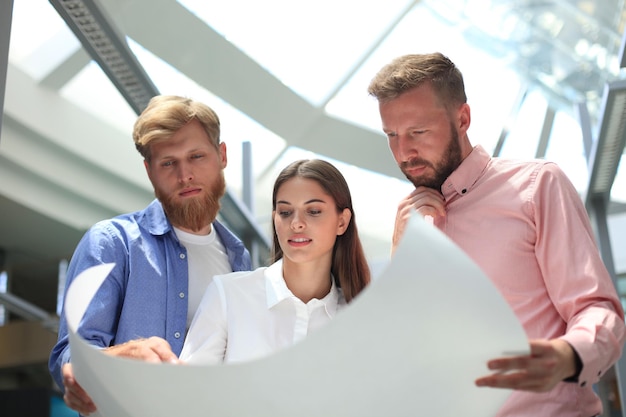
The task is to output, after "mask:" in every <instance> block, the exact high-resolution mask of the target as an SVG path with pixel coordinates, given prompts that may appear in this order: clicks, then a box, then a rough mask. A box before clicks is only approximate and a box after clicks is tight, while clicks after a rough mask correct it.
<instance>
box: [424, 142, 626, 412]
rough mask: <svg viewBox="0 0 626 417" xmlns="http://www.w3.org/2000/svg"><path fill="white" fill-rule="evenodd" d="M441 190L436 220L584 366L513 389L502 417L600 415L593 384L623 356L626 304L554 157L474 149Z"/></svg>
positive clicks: (532, 329)
mask: <svg viewBox="0 0 626 417" xmlns="http://www.w3.org/2000/svg"><path fill="white" fill-rule="evenodd" d="M442 192H443V195H444V197H445V200H446V216H445V217H438V218H437V219H436V220H435V225H436V226H437V227H438V228H439V229H440V230H442V231H443V232H444V233H445V234H446V235H448V236H449V237H450V238H451V239H452V240H453V241H454V242H456V243H457V244H458V245H459V246H460V247H461V248H462V249H463V250H465V251H466V252H467V254H468V255H469V256H470V257H471V258H472V259H473V260H474V261H475V262H476V263H477V264H478V265H479V266H480V267H481V268H482V269H483V271H484V272H485V273H486V274H487V276H488V277H489V278H490V279H491V280H492V281H493V282H494V284H495V285H496V287H497V288H498V289H499V290H500V291H501V292H502V294H503V296H504V298H505V299H506V300H507V301H508V303H509V304H510V306H511V307H512V309H513V310H514V312H515V314H516V315H517V317H518V318H519V320H520V322H521V323H522V325H523V327H524V329H525V331H526V334H527V336H528V338H529V339H553V338H561V339H563V340H566V341H567V342H569V343H570V344H571V345H572V346H573V347H574V349H575V350H576V352H578V355H579V356H580V358H581V360H582V363H583V368H582V371H581V373H580V376H579V379H578V383H569V382H561V383H559V384H558V385H557V386H556V387H555V388H554V389H553V390H552V391H550V392H548V393H541V394H537V393H529V392H524V391H513V393H512V394H511V396H510V397H509V399H508V400H507V402H506V403H505V404H504V406H503V407H502V408H501V410H500V412H499V413H498V416H502V417H504V416H506V417H512V416H528V417H530V416H532V417H537V416H559V417H562V416H579V417H591V416H594V415H596V414H600V413H601V410H602V404H601V401H600V399H599V398H598V397H597V396H596V395H595V394H594V392H593V390H592V384H594V383H596V382H597V381H598V380H599V378H600V377H601V376H602V375H604V373H605V372H606V371H607V370H608V369H609V368H610V367H611V366H612V365H613V364H614V363H615V362H616V361H617V359H618V358H619V357H620V354H621V350H622V345H623V343H624V338H625V326H624V311H623V310H622V306H621V303H620V300H619V298H618V296H617V294H616V291H615V287H614V286H613V282H612V280H611V277H610V275H609V274H608V272H607V270H606V268H605V266H604V264H603V262H602V259H601V258H600V255H599V252H598V249H597V247H596V245H595V240H594V237H593V233H592V230H591V226H590V223H589V218H588V216H587V212H586V211H585V208H584V205H583V204H582V201H581V199H580V197H579V195H578V193H577V192H576V189H575V188H574V186H573V185H572V184H571V182H570V181H569V180H568V179H567V177H566V176H565V174H564V173H563V172H562V171H561V170H560V169H559V168H558V167H557V165H555V164H554V163H550V162H545V161H539V160H537V161H532V162H528V161H525V162H521V161H514V160H504V159H499V158H491V157H490V155H489V154H488V153H487V152H486V151H485V150H484V149H483V148H482V147H480V146H476V147H475V148H474V150H473V151H472V152H471V154H470V155H469V156H468V157H467V158H466V159H465V160H464V161H463V162H462V163H461V165H460V166H459V167H458V168H457V169H456V170H455V171H454V172H453V173H452V175H450V177H449V178H448V179H447V180H446V182H445V183H444V184H443V186H442Z"/></svg>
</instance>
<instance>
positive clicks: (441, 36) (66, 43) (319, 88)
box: [9, 0, 626, 270]
mask: <svg viewBox="0 0 626 417" xmlns="http://www.w3.org/2000/svg"><path fill="white" fill-rule="evenodd" d="M172 1H174V0H172ZM178 3H179V4H180V5H182V6H184V7H185V8H187V9H188V10H189V11H190V12H192V13H193V14H195V15H196V16H198V18H200V19H202V20H203V21H205V22H206V23H207V24H208V25H209V26H211V27H212V28H213V29H214V30H216V31H217V32H219V33H220V34H221V35H222V36H223V37H224V38H225V39H227V40H228V41H230V42H231V43H232V44H234V45H235V46H236V47H238V48H239V49H240V50H241V51H243V52H244V53H245V54H247V55H248V56H249V57H251V58H253V59H254V60H256V62H258V64H259V65H261V66H262V67H263V68H265V69H266V70H267V71H269V72H270V73H271V74H273V75H274V76H275V77H276V78H278V79H279V80H280V81H281V82H282V83H283V84H284V85H285V86H287V87H289V88H290V89H292V90H293V91H295V92H296V93H297V94H298V95H300V96H301V97H303V98H304V99H306V100H308V101H309V102H310V103H311V104H313V105H314V106H317V107H319V108H320V109H321V110H322V111H325V112H326V113H328V114H330V115H332V116H334V117H337V118H339V119H342V120H345V121H349V122H351V123H354V124H357V125H359V126H362V127H364V128H366V129H371V130H373V131H376V132H378V131H380V120H379V116H378V111H377V106H376V103H375V101H374V100H373V99H371V98H370V97H368V96H367V92H366V89H367V85H368V83H369V80H370V78H371V77H372V76H373V75H374V74H375V72H376V71H377V70H378V69H380V67H381V66H382V65H384V64H385V63H387V62H388V61H389V60H390V59H391V58H393V57H395V56H397V55H400V54H405V53H421V52H432V51H435V50H438V51H442V52H444V53H445V54H447V55H448V56H449V57H450V58H451V59H452V60H453V61H454V62H455V63H456V64H457V65H458V66H459V68H460V69H461V71H462V72H463V74H464V77H465V82H466V88H467V94H468V101H469V104H470V106H471V108H472V126H471V128H470V130H469V136H470V140H471V141H472V142H473V143H474V144H482V145H483V146H484V147H485V148H486V149H487V150H488V151H493V150H494V149H495V147H496V144H497V142H498V140H499V138H500V135H501V134H502V132H503V131H505V130H506V131H508V132H510V133H509V134H508V135H507V137H506V141H505V142H504V146H503V148H502V153H501V155H502V156H507V157H519V158H531V157H534V156H535V152H536V149H537V143H538V138H539V133H540V130H541V128H542V125H543V122H544V117H545V114H546V111H547V109H548V107H551V108H553V109H554V110H555V111H556V115H555V120H554V125H553V127H552V131H551V135H550V142H549V145H548V148H547V154H546V156H545V157H546V158H547V159H549V160H553V161H556V162H557V163H559V165H561V167H562V168H563V169H564V170H565V172H566V173H567V174H568V176H569V177H570V178H571V179H572V181H573V182H574V184H575V186H576V187H577V189H578V190H579V191H580V192H581V193H583V192H584V191H585V189H586V187H587V181H588V172H587V164H586V158H585V155H584V150H583V144H582V135H581V132H580V128H579V125H578V121H577V119H576V113H575V111H574V107H573V104H574V103H577V102H581V101H583V100H586V101H587V105H588V108H589V111H590V114H591V117H592V118H595V117H596V116H597V113H598V108H599V103H600V98H601V92H602V89H603V86H604V82H605V81H609V80H613V79H617V78H620V77H622V76H623V74H622V72H621V70H620V68H619V57H618V55H619V50H620V45H621V32H622V29H623V25H624V21H625V12H624V4H623V3H624V2H623V1H617V0H602V1H601V2H598V1H573V0H569V1H565V0H560V1H558V0H554V1H538V0H535V1H533V0H517V1H503V0H500V1H497V0H491V1H487V0H429V1H407V0H386V1H385V2H368V3H363V2H362V1H359V0H319V1H316V2H308V3H302V2H293V1H290V0H267V1H264V2H257V1H253V0H231V1H228V2H217V1H206V0H179V1H178ZM365 4H367V5H366V6H365ZM33 9H36V10H37V13H32V10H33ZM242 11H245V12H242ZM175 23H176V22H171V24H172V27H171V28H168V30H178V29H175V28H174V25H175ZM34 27H36V28H37V30H36V31H35V30H33V28H34ZM166 33H167V32H166V31H164V36H167V34H166ZM128 41H129V44H130V46H131V49H132V50H133V52H134V53H135V54H136V56H137V58H138V60H139V61H140V62H141V64H142V65H143V66H144V68H145V70H146V71H147V73H148V74H149V75H150V77H151V78H152V81H153V82H154V84H155V85H156V86H157V88H158V89H159V91H160V92H161V93H164V94H178V95H186V96H189V97H192V98H194V99H198V100H201V101H204V102H206V103H208V104H209V105H211V106H212V107H213V108H214V109H215V110H216V111H217V113H218V114H219V115H220V118H221V120H222V126H223V136H222V138H223V140H224V141H225V142H226V143H227V146H228V155H229V162H230V164H229V167H228V168H227V171H226V175H227V181H228V183H229V187H231V188H233V189H234V190H236V191H237V192H240V191H241V184H242V171H241V169H240V167H241V164H240V163H239V162H240V161H241V160H242V143H243V142H250V143H251V146H252V149H253V161H252V168H253V176H254V178H255V180H256V183H255V193H256V194H257V195H258V194H264V195H266V197H267V198H269V196H270V193H271V185H272V182H273V179H274V178H275V176H276V174H277V173H278V171H279V170H280V169H282V167H284V166H285V165H286V164H287V163H288V162H290V161H292V160H294V159H297V158H303V157H315V156H319V157H322V158H325V159H331V160H332V157H331V156H328V155H315V154H312V153H311V152H309V151H308V150H306V149H303V148H302V147H296V146H290V144H289V139H290V138H287V137H280V136H278V135H277V134H275V133H274V132H272V131H270V130H268V129H266V128H265V127H264V126H263V125H261V124H260V123H258V122H256V121H255V120H252V119H251V118H249V117H248V116H247V115H246V114H245V113H243V112H241V111H239V110H238V109H237V108H235V107H233V106H231V105H230V104H229V103H227V102H226V101H224V100H222V99H221V98H220V97H218V96H216V95H214V94H213V93H212V92H211V91H208V90H207V89H206V88H205V87H203V86H201V85H199V84H198V83H196V82H195V81H194V80H191V79H190V78H188V77H186V76H185V75H184V74H182V73H181V72H180V71H178V70H177V69H176V68H174V67H173V66H171V65H170V64H168V63H167V62H165V61H164V60H162V59H161V58H159V57H158V56H155V55H153V54H152V53H151V52H150V51H148V50H146V49H144V47H142V45H140V44H139V43H137V42H135V41H134V40H133V39H128ZM193 41H194V40H193V38H192V37H190V42H193ZM182 47H184V46H182ZM79 48H80V44H79V43H78V41H77V40H76V39H75V38H74V36H73V34H72V33H71V31H70V30H69V29H68V28H67V27H66V26H65V23H64V22H63V20H62V19H61V18H60V17H59V16H58V14H57V13H56V11H55V10H54V9H53V7H52V6H51V5H50V3H49V2H48V1H46V0H30V1H28V2H25V1H19V0H17V1H15V2H14V20H13V26H12V33H11V46H10V56H9V60H10V63H11V64H13V65H16V66H18V67H19V68H21V69H22V70H23V71H25V72H26V73H28V74H29V75H30V76H32V77H33V78H35V79H37V80H45V78H46V76H47V74H48V71H49V69H50V68H53V67H55V66H57V65H58V64H59V61H60V60H63V59H65V58H67V57H69V56H70V55H71V54H72V53H73V52H75V51H76V49H79ZM215 59H220V57H215ZM58 92H59V94H61V95H62V96H63V97H65V98H67V99H68V100H71V101H73V102H75V103H76V104H78V105H79V106H81V107H82V108H83V109H85V110H87V111H89V112H91V113H93V114H94V115H96V116H97V117H99V118H101V119H102V120H106V121H107V123H110V124H111V125H113V126H115V127H116V128H117V129H119V130H120V131H123V132H125V134H127V137H128V138H129V139H128V140H130V131H131V129H132V124H133V123H134V120H135V118H136V115H135V114H134V113H133V111H132V109H131V108H130V107H129V106H128V104H126V102H125V101H124V99H123V98H122V96H121V95H120V94H119V93H118V92H117V90H116V89H115V88H114V86H113V85H112V84H111V83H110V82H109V81H108V79H107V78H106V76H105V75H104V73H103V72H102V71H101V70H100V68H99V67H98V66H97V65H96V64H94V63H93V62H92V63H90V64H88V65H86V66H84V68H82V69H81V70H80V71H78V72H77V73H76V74H75V75H73V76H72V77H71V78H70V79H68V80H67V81H66V82H63V83H62V85H60V86H59V90H58ZM524 93H526V94H525V95H524V96H523V97H525V99H524V100H523V101H520V97H522V94H524ZM284 117H289V115H284ZM381 140H384V137H383V136H382V135H381ZM366 151H367V150H365V149H354V152H366ZM379 157H380V158H389V159H391V158H392V156H391V154H390V153H389V154H387V155H379ZM332 161H333V162H335V163H336V164H337V165H338V166H339V167H340V169H341V170H342V172H343V173H344V175H345V176H346V178H347V179H348V182H349V184H350V187H351V190H352V193H353V198H354V202H355V208H356V212H357V215H358V221H359V225H360V229H361V230H363V231H366V232H367V234H368V235H370V236H372V239H371V241H370V240H368V241H367V242H365V244H366V250H367V251H368V253H369V254H370V256H371V257H372V258H373V260H374V261H376V260H377V259H384V258H385V257H386V256H387V251H388V242H389V239H390V236H391V230H392V227H393V219H394V217H395V208H396V205H397V202H398V200H399V199H400V198H401V197H403V196H404V195H405V194H407V193H408V192H410V190H411V186H410V185H409V184H408V182H406V181H404V180H400V179H397V178H390V177H386V176H384V175H381V174H377V173H374V172H372V171H369V170H367V169H361V168H358V167H355V166H351V165H347V164H344V163H342V162H340V161H337V160H332ZM623 165H624V164H621V169H620V172H619V174H618V178H617V179H616V182H615V185H614V187H613V191H612V199H614V200H616V201H621V202H624V203H626V173H625V172H624V170H625V169H624V168H623ZM373 184H376V185H373ZM373 189H376V190H385V198H380V195H379V194H377V193H372V192H371V190H373ZM267 198H265V199H257V200H256V201H257V203H256V204H255V205H256V207H255V208H254V213H255V215H256V217H257V219H258V220H259V222H260V223H261V224H262V225H263V227H266V229H265V230H269V217H268V216H269V210H270V207H268V206H267ZM365 225H366V226H365ZM368 245H369V246H368ZM623 268H624V270H626V266H624V267H623Z"/></svg>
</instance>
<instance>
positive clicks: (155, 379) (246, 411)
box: [66, 215, 528, 417]
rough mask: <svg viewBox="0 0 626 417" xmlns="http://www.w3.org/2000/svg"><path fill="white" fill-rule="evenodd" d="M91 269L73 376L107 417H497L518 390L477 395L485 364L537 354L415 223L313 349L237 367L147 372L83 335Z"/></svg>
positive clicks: (161, 367)
mask: <svg viewBox="0 0 626 417" xmlns="http://www.w3.org/2000/svg"><path fill="white" fill-rule="evenodd" d="M111 267H112V266H111V265H101V266H97V267H94V268H91V269H89V270H87V271H85V272H84V273H82V274H81V275H80V276H78V277H77V278H76V279H75V281H74V283H73V284H72V286H71V288H70V289H69V291H68V294H67V297H66V313H67V320H68V325H69V326H68V327H69V329H70V345H71V350H72V363H73V369H74V372H75V375H76V378H77V380H78V381H79V383H80V384H81V385H82V386H83V387H84V388H85V389H86V391H87V392H88V393H89V394H90V395H91V396H92V398H93V399H94V401H95V403H96V405H97V407H98V410H99V411H98V414H99V415H100V416H102V417H126V416H129V417H144V416H150V417H161V416H162V417H171V416H179V415H180V416H185V417H195V416H202V417H207V416H208V417H228V416H233V417H264V416H267V417H283V416H284V417H287V416H288V417H295V416H297V417H333V416H336V417H369V416H371V417H381V416H389V417H402V416H407V417H408V416H411V417H415V416H461V415H462V416H465V417H472V416H476V417H485V416H493V415H495V413H496V411H497V410H498V408H500V406H501V405H502V404H503V403H504V401H505V400H506V398H507V397H508V396H509V395H510V391H509V390H501V389H492V388H477V387H476V386H475V385H474V379H475V378H476V377H479V376H482V375H484V374H486V373H488V370H487V368H486V365H485V363H486V361H487V360H488V359H490V358H493V357H497V356H501V355H503V354H506V353H507V352H527V351H528V344H527V339H526V336H525V334H524V331H523V329H522V327H521V325H520V323H519V321H518V320H517V319H516V317H515V316H514V314H513V312H512V311H511V309H510V308H509V306H508V305H507V304H506V302H505V301H504V299H503V298H502V297H501V295H500V293H499V292H498V291H497V290H496V288H495V287H494V286H493V285H492V283H491V282H490V281H489V279H488V278H487V277H486V276H485V275H484V274H483V273H482V272H481V270H480V269H479V268H478V267H477V266H476V265H475V264H474V263H473V262H472V261H471V260H470V259H469V258H468V257H467V256H466V255H465V254H464V253H462V252H461V251H460V249H458V248H457V247H456V245H454V244H453V243H452V242H451V241H450V240H449V239H448V238H447V237H446V236H444V235H443V234H442V233H441V232H439V231H438V230H437V229H436V228H434V227H433V226H432V225H430V224H428V223H426V222H425V221H424V220H422V219H421V218H420V217H418V216H417V215H416V216H415V217H414V218H412V219H411V221H410V223H409V225H408V229H407V232H406V235H405V237H404V239H403V241H402V242H401V244H400V246H399V247H398V249H397V251H396V254H395V256H394V258H393V259H392V260H391V261H390V263H389V265H388V266H387V267H386V268H385V269H384V270H383V272H382V273H381V275H380V276H379V277H378V278H376V279H375V280H374V282H373V283H372V284H371V285H370V286H369V287H368V288H367V289H366V290H365V291H364V292H363V293H361V295H360V296H359V297H358V298H357V299H356V300H355V301H354V302H353V303H352V304H351V305H350V306H349V308H347V309H345V310H344V311H342V312H341V313H340V314H339V315H338V316H337V317H336V318H335V320H334V321H333V322H332V323H330V324H329V325H327V326H326V327H324V328H322V329H320V330H318V331H317V332H316V333H314V334H312V335H310V336H309V337H308V338H307V339H306V340H304V341H303V342H301V343H299V344H297V345H295V346H293V347H291V348H288V349H285V350H283V351H280V352H278V353H276V354H274V355H271V356H268V357H265V358H262V359H258V360H255V361H251V362H247V363H240V364H229V365H191V364H187V365H172V364H149V363H145V362H141V361H136V360H130V359H125V358H117V357H112V356H109V355H106V354H104V353H103V352H101V351H100V350H99V349H96V348H94V347H93V346H90V345H88V344H87V342H86V341H85V340H83V339H81V338H80V336H78V335H77V334H76V329H77V327H78V325H79V322H80V319H81V318H82V315H83V313H84V311H85V309H86V308H87V306H88V303H89V301H90V300H91V298H92V297H93V295H94V294H95V292H96V291H97V289H98V287H99V286H100V284H101V283H102V282H103V280H105V279H106V277H107V275H108V273H109V272H110V270H111Z"/></svg>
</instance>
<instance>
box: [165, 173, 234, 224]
mask: <svg viewBox="0 0 626 417" xmlns="http://www.w3.org/2000/svg"><path fill="white" fill-rule="evenodd" d="M205 191H206V190H205ZM154 192H155V195H156V197H157V198H158V199H159V201H160V202H161V204H162V205H163V210H164V211H165V214H167V218H168V219H169V220H170V222H171V223H172V224H173V225H174V226H177V227H182V228H185V229H189V230H192V231H194V232H197V231H199V230H201V229H202V228H204V227H206V226H207V225H208V224H209V223H212V222H213V220H215V218H216V217H217V213H218V211H219V209H220V199H221V198H222V196H223V195H224V193H225V192H226V181H225V180H224V172H223V171H221V172H220V174H219V175H218V177H217V178H216V180H215V182H214V183H213V185H212V186H211V189H210V190H208V192H205V193H204V196H201V197H192V198H187V199H185V200H183V201H182V202H181V201H180V200H178V199H176V198H174V197H173V196H169V195H166V194H164V193H163V192H162V191H161V190H160V189H158V188H156V189H155V191H154Z"/></svg>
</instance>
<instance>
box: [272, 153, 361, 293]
mask: <svg viewBox="0 0 626 417" xmlns="http://www.w3.org/2000/svg"><path fill="white" fill-rule="evenodd" d="M295 177H300V178H307V179H310V180H314V181H316V182H317V183H318V184H319V185H320V186H321V187H322V188H323V189H324V190H325V191H326V193H328V195H329V196H331V197H332V198H333V199H334V200H335V204H336V207H337V212H339V213H340V212H342V211H343V210H344V209H346V208H347V209H349V210H350V212H351V213H352V218H351V219H350V224H348V227H347V229H346V231H345V232H344V233H343V234H342V235H339V236H337V239H336V241H335V246H334V247H333V259H332V264H331V273H332V274H333V276H334V277H335V282H336V284H337V285H338V286H339V287H341V288H342V290H343V295H344V297H345V299H346V301H348V302H349V301H350V300H352V299H353V298H354V297H355V296H356V295H357V294H358V293H359V292H361V290H363V288H365V286H366V285H367V284H369V282H370V269H369V265H368V263H367V260H366V258H365V253H364V251H363V247H362V245H361V240H360V238H359V232H358V230H357V227H356V219H355V216H354V209H353V208H352V197H351V195H350V189H349V187H348V184H347V182H346V180H345V178H344V177H343V175H342V174H341V172H339V170H338V169H337V168H336V167H335V166H334V165H332V164H331V163H329V162H327V161H324V160H321V159H303V160H299V161H295V162H293V163H291V164H289V165H288V166H287V167H286V168H285V169H283V170H282V171H281V172H280V174H279V175H278V178H276V182H275V183H274V192H273V194H272V210H276V194H277V193H278V190H279V188H280V186H281V185H282V184H283V183H284V182H286V181H287V180H289V179H292V178H295ZM272 229H273V233H274V240H273V243H272V254H271V261H272V263H273V262H276V261H277V260H279V259H281V258H282V257H283V251H282V249H281V248H280V244H279V242H278V236H277V235H276V227H275V226H274V217H273V216H272Z"/></svg>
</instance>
